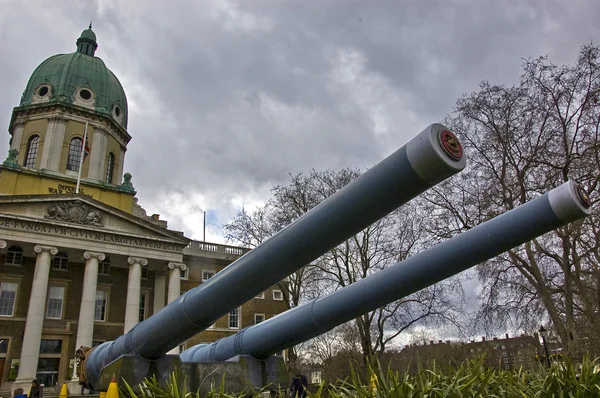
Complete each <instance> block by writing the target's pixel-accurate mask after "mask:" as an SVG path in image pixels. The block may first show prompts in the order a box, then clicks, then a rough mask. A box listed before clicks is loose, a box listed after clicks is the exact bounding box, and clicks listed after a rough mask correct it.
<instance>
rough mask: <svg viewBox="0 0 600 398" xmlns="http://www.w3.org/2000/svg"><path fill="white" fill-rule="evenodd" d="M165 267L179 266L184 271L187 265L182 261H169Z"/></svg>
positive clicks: (173, 267)
mask: <svg viewBox="0 0 600 398" xmlns="http://www.w3.org/2000/svg"><path fill="white" fill-rule="evenodd" d="M167 267H168V268H169V269H175V268H179V269H180V270H182V271H185V270H186V269H187V265H185V264H184V263H176V262H173V261H170V262H169V264H167Z"/></svg>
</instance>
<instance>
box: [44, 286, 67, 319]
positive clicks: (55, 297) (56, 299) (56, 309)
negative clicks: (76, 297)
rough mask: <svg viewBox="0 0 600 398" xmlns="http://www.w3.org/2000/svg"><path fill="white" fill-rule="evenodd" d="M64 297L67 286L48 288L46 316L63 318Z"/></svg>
mask: <svg viewBox="0 0 600 398" xmlns="http://www.w3.org/2000/svg"><path fill="white" fill-rule="evenodd" d="M64 298H65V288H64V287H63V286H50V288H49V289H48V307H47V309H46V318H50V319H61V318H62V310H63V302H64Z"/></svg>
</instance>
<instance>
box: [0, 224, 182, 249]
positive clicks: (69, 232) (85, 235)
mask: <svg viewBox="0 0 600 398" xmlns="http://www.w3.org/2000/svg"><path fill="white" fill-rule="evenodd" d="M0 228H6V229H16V230H21V231H30V232H38V233H44V234H49V235H58V236H66V237H70V238H77V239H87V240H95V241H101V242H107V243H117V244H120V245H127V246H136V247H145V248H149V249H157V250H165V251H171V252H181V251H183V247H182V246H179V245H176V244H174V243H170V242H160V241H154V240H150V239H145V238H133V237H129V236H123V235H115V234H111V233H106V232H104V231H84V230H80V229H76V228H70V227H59V226H54V225H44V224H40V223H36V222H32V221H21V220H13V219H7V218H0Z"/></svg>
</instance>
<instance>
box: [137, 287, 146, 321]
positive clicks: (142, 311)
mask: <svg viewBox="0 0 600 398" xmlns="http://www.w3.org/2000/svg"><path fill="white" fill-rule="evenodd" d="M147 303H148V294H147V293H142V294H140V314H139V318H138V320H139V322H141V321H143V320H144V319H146V307H147V305H146V304H147Z"/></svg>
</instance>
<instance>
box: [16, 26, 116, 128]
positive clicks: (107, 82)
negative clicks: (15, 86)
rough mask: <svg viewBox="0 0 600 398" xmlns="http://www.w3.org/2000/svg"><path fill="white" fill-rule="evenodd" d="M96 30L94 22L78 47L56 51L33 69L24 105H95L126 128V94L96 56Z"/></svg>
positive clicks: (85, 31)
mask: <svg viewBox="0 0 600 398" xmlns="http://www.w3.org/2000/svg"><path fill="white" fill-rule="evenodd" d="M96 48H98V44H97V43H96V34H95V33H94V32H93V31H92V26H91V24H90V28H89V29H86V30H84V31H83V32H82V33H81V36H80V37H79V39H77V51H75V52H74V53H71V54H58V55H54V56H52V57H50V58H48V59H46V60H45V61H44V62H42V63H41V64H40V65H39V66H38V67H37V68H36V69H35V71H34V72H33V74H32V75H31V77H30V78H29V82H28V83H27V87H26V88H25V92H24V93H23V97H22V98H21V106H23V105H30V104H37V103H44V102H47V103H55V102H58V103H66V104H73V105H78V106H83V107H87V108H91V109H94V110H95V111H96V112H98V113H103V114H105V115H107V116H109V117H111V118H113V119H114V120H115V121H116V122H117V123H118V124H120V125H121V126H123V127H124V128H127V97H126V96H125V91H124V90H123V86H121V83H120V82H119V79H117V77H116V76H115V75H114V73H112V72H111V71H110V69H108V68H107V67H106V65H105V64H104V62H103V61H102V60H101V59H100V58H98V57H96V56H95V52H96Z"/></svg>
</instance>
